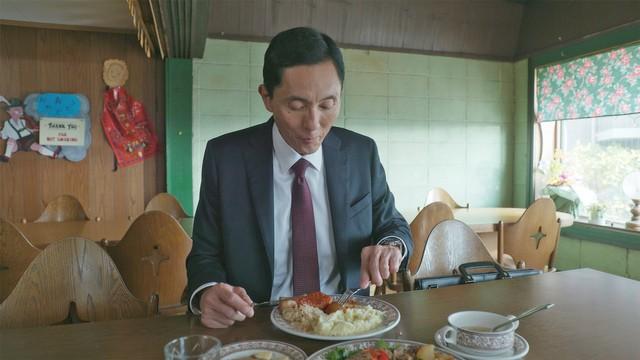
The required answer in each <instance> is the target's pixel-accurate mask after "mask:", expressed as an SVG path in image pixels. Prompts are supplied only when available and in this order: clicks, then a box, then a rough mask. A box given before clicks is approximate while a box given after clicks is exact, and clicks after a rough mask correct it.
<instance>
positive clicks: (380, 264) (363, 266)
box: [360, 245, 402, 288]
mask: <svg viewBox="0 0 640 360" xmlns="http://www.w3.org/2000/svg"><path fill="white" fill-rule="evenodd" d="M401 260H402V253H401V252H400V249H398V248H397V247H395V246H387V245H372V246H367V247H364V248H363V249H362V252H361V253H360V287H361V288H364V287H367V286H369V283H374V284H376V285H377V286H380V285H382V281H383V279H388V278H389V276H390V275H391V274H393V273H396V272H398V269H399V268H400V261H401Z"/></svg>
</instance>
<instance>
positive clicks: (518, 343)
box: [434, 327, 529, 360]
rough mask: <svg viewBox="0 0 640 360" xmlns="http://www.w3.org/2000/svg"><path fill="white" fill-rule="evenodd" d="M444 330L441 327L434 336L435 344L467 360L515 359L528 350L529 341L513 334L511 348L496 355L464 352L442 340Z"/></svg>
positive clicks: (522, 355)
mask: <svg viewBox="0 0 640 360" xmlns="http://www.w3.org/2000/svg"><path fill="white" fill-rule="evenodd" d="M444 332H445V328H444V327H442V328H440V329H439V330H438V331H436V334H435V336H434V340H435V342H436V345H438V346H440V347H441V348H444V349H446V350H447V351H449V352H450V353H452V354H454V355H457V356H460V357H463V358H465V359H469V360H516V359H521V358H522V357H524V356H525V355H527V353H528V352H529V343H528V342H527V340H525V338H523V337H522V336H520V335H518V334H515V337H514V341H513V349H511V350H509V351H506V352H504V353H500V354H497V355H476V354H468V353H466V352H463V351H461V349H460V348H459V347H456V346H451V344H449V343H448V342H446V341H445V340H444Z"/></svg>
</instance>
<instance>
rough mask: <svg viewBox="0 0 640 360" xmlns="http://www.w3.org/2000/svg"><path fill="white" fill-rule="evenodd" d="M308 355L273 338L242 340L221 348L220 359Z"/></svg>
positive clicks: (288, 359)
mask: <svg viewBox="0 0 640 360" xmlns="http://www.w3.org/2000/svg"><path fill="white" fill-rule="evenodd" d="M306 357H307V354H305V352H304V351H302V349H300V348H299V347H297V346H294V345H291V344H287V343H284V342H280V341H272V340H251V341H242V342H237V343H232V344H228V345H225V346H223V347H222V348H221V349H220V360H304V359H305V358H306Z"/></svg>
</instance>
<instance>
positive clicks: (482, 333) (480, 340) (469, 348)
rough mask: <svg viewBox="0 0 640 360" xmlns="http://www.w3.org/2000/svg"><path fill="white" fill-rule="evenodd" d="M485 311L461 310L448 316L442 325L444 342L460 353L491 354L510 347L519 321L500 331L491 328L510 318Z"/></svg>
mask: <svg viewBox="0 0 640 360" xmlns="http://www.w3.org/2000/svg"><path fill="white" fill-rule="evenodd" d="M512 318H513V316H512V315H510V316H504V315H500V314H496V313H490V312H485V311H461V312H457V313H453V314H451V315H449V318H448V321H449V325H447V326H445V330H444V340H445V341H446V342H447V343H448V344H449V345H452V346H453V347H455V348H458V349H459V350H460V351H463V352H466V353H469V354H479V355H495V354H500V353H504V352H507V351H509V350H511V349H512V348H513V342H514V337H515V331H516V329H517V328H518V325H519V322H518V321H514V322H513V323H511V324H510V325H505V326H504V327H502V328H501V329H502V330H500V331H493V328H494V327H495V326H497V325H500V324H501V323H503V322H505V321H507V320H509V319H512Z"/></svg>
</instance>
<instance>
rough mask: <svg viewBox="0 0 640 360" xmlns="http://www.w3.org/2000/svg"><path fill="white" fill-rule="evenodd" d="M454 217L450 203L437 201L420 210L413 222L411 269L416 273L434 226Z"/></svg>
mask: <svg viewBox="0 0 640 360" xmlns="http://www.w3.org/2000/svg"><path fill="white" fill-rule="evenodd" d="M451 219H453V211H452V210H451V208H450V207H449V205H447V204H445V203H443V202H440V201H436V202H433V203H431V204H429V205H427V206H425V207H424V208H422V210H420V212H419V213H418V215H417V216H416V217H415V219H413V221H412V222H411V239H413V253H412V254H411V257H410V258H409V265H408V267H409V271H410V272H411V274H415V273H416V272H417V271H418V269H419V268H420V264H421V263H422V262H423V261H424V248H425V246H426V244H427V239H428V238H429V234H430V233H431V231H432V230H433V228H434V227H435V226H436V225H438V224H439V223H440V222H442V221H444V220H451Z"/></svg>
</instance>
